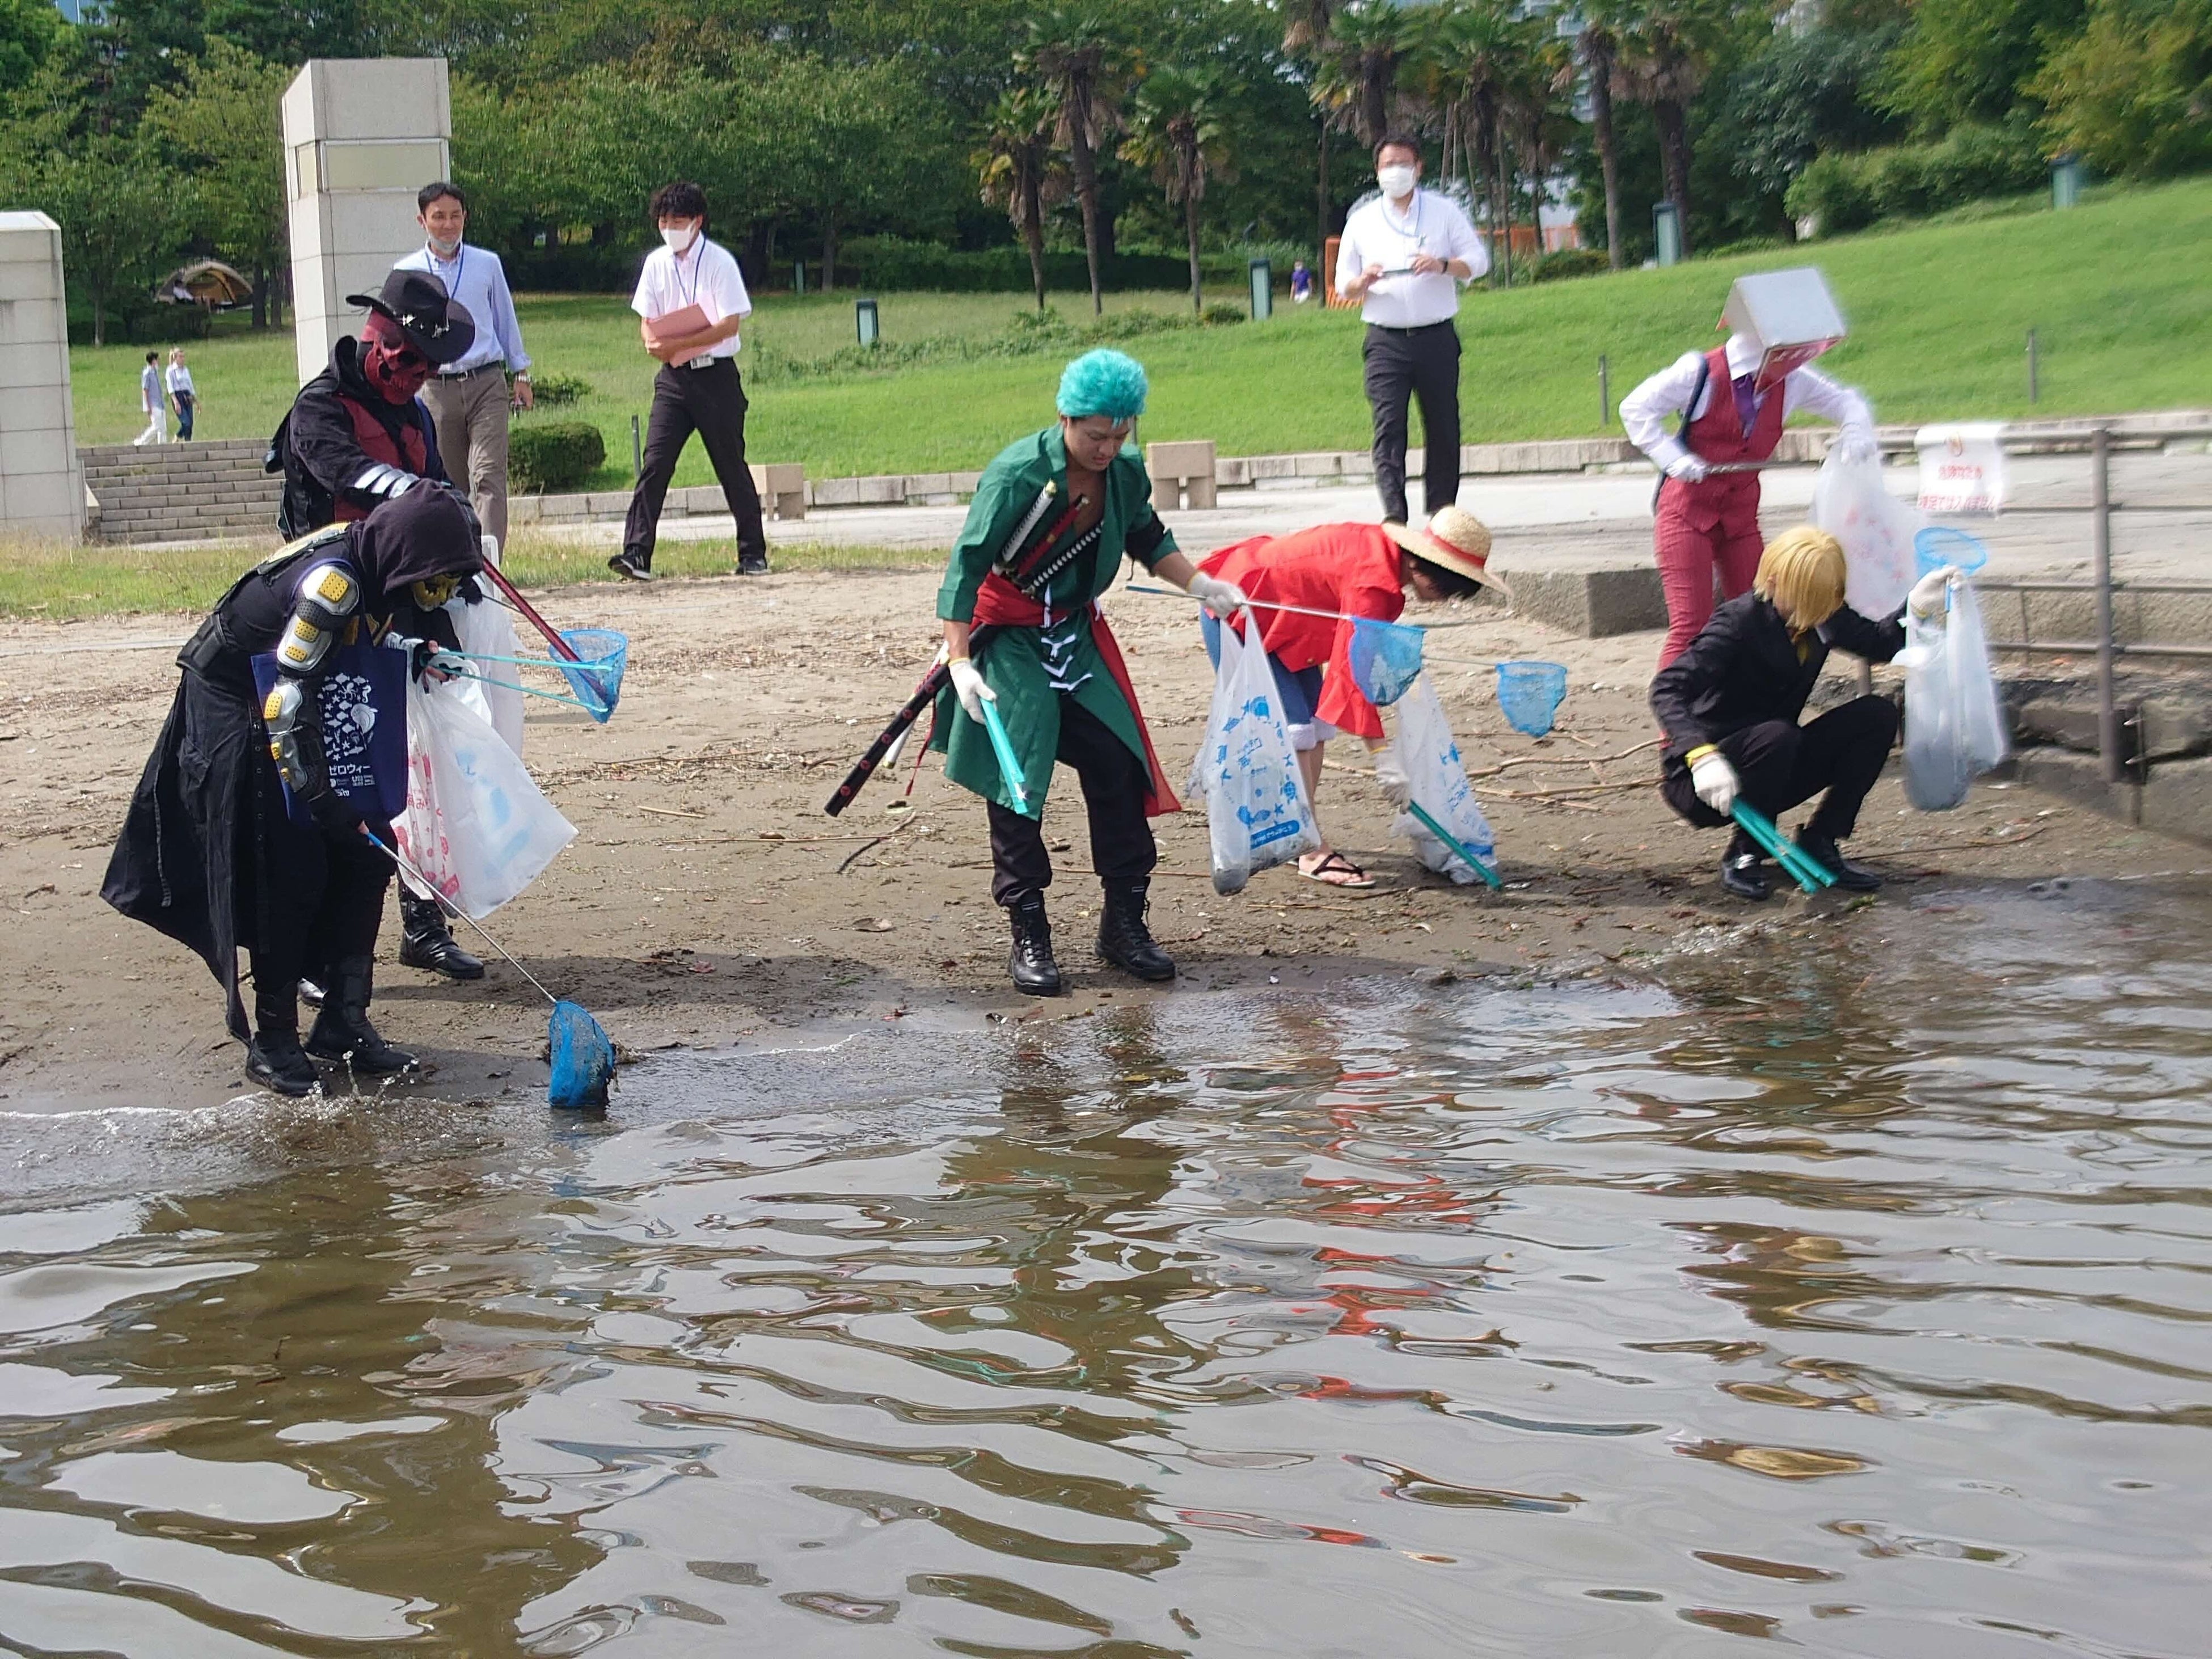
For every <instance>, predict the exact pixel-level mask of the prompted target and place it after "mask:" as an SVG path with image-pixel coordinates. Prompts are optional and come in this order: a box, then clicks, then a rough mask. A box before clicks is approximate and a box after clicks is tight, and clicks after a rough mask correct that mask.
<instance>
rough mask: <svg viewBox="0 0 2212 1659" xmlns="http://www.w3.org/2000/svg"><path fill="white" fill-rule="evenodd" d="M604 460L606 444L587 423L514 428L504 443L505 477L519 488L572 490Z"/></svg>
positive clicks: (545, 424) (534, 425)
mask: <svg viewBox="0 0 2212 1659" xmlns="http://www.w3.org/2000/svg"><path fill="white" fill-rule="evenodd" d="M606 459H607V446H606V441H605V439H603V438H601V437H600V436H599V428H597V427H595V426H593V425H592V424H591V423H590V422H588V421H547V422H544V424H542V425H538V424H526V425H522V426H518V427H516V428H514V430H513V434H512V435H509V437H508V438H507V478H508V480H509V481H510V482H511V483H513V485H514V486H515V487H516V488H517V489H535V490H548V489H574V488H575V487H576V486H577V485H578V484H580V483H583V482H584V480H585V479H586V478H588V477H591V476H592V473H593V472H595V471H598V470H599V467H600V466H601V465H604V464H605V461H606Z"/></svg>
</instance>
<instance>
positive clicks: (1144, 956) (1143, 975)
mask: <svg viewBox="0 0 2212 1659" xmlns="http://www.w3.org/2000/svg"><path fill="white" fill-rule="evenodd" d="M1151 886H1152V883H1151V882H1149V881H1146V880H1144V879H1142V878H1139V879H1138V880H1136V881H1115V882H1108V883H1107V884H1105V893H1106V905H1105V908H1104V909H1103V911H1102V912H1101V913H1100V915H1099V917H1098V954H1099V955H1100V956H1102V957H1104V958H1105V959H1106V960H1107V961H1109V962H1110V963H1113V964H1114V965H1115V967H1116V968H1119V969H1121V971H1122V972H1123V973H1125V974H1134V975H1136V976H1137V977H1138V978H1139V979H1149V980H1155V981H1158V980H1164V979H1173V978H1174V977H1175V976H1176V965H1175V961H1174V958H1172V957H1170V956H1169V955H1168V953H1167V952H1166V951H1163V950H1161V949H1160V947H1159V945H1158V943H1157V942H1156V941H1155V940H1154V939H1153V938H1152V929H1151V928H1149V927H1146V926H1145V902H1146V901H1145V894H1146V890H1148V889H1149V888H1150V887H1151Z"/></svg>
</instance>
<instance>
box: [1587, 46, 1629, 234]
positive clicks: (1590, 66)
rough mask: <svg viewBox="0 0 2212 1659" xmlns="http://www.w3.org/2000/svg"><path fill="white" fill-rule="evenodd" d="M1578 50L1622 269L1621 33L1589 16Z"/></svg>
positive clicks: (1608, 230)
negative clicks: (1617, 88)
mask: <svg viewBox="0 0 2212 1659" xmlns="http://www.w3.org/2000/svg"><path fill="white" fill-rule="evenodd" d="M1575 52H1576V55H1577V57H1578V58H1580V59H1581V61H1582V65H1583V84H1584V85H1585V86H1586V87H1587V88H1589V102H1590V133H1591V136H1592V137H1593V138H1594V140H1595V143H1596V144H1597V156H1598V168H1599V172H1600V176H1601V179H1602V181H1603V183H1604V186H1605V247H1606V258H1607V263H1608V264H1611V265H1612V267H1613V269H1614V270H1620V268H1621V262H1622V258H1623V257H1624V256H1623V253H1622V249H1621V245H1620V145H1619V143H1618V142H1617V141H1616V140H1615V138H1614V136H1613V77H1614V76H1615V75H1616V74H1617V73H1618V72H1619V70H1618V68H1617V65H1618V64H1619V63H1620V35H1619V33H1616V32H1615V31H1614V29H1613V25H1612V24H1611V23H1609V22H1607V21H1606V20H1605V18H1604V17H1603V16H1602V15H1591V16H1589V17H1588V18H1586V19H1585V20H1584V21H1583V26H1582V27H1581V28H1580V29H1579V30H1578V31H1577V33H1576V35H1575Z"/></svg>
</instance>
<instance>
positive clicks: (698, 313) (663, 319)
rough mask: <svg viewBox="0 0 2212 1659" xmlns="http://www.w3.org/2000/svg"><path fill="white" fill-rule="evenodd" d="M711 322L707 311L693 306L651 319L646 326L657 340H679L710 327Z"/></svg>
mask: <svg viewBox="0 0 2212 1659" xmlns="http://www.w3.org/2000/svg"><path fill="white" fill-rule="evenodd" d="M710 320H711V319H709V318H708V315H707V313H706V312H705V311H703V310H702V309H701V308H700V307H697V306H696V305H692V306H685V307H684V308H683V309H682V310H680V311H671V312H668V313H665V315H662V316H659V317H654V318H651V319H648V320H647V323H646V326H647V328H649V329H651V330H652V331H653V338H654V339H656V340H679V339H681V338H683V337H684V336H685V335H686V334H696V333H698V332H699V331H700V330H702V329H703V328H706V327H707V326H708V325H709V322H710Z"/></svg>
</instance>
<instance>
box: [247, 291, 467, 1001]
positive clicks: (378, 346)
mask: <svg viewBox="0 0 2212 1659" xmlns="http://www.w3.org/2000/svg"><path fill="white" fill-rule="evenodd" d="M346 303H347V304H348V305H355V306H365V307H368V313H367V314H366V315H365V316H363V317H362V321H361V337H360V338H359V339H355V338H354V337H351V336H347V337H344V338H342V339H340V340H339V341H338V343H337V345H335V346H334V347H332V348H331V362H330V367H329V368H325V370H324V371H323V372H322V373H321V374H318V375H317V376H315V378H314V379H313V380H310V381H308V382H307V385H306V386H302V387H301V388H300V395H299V397H298V398H296V399H295V401H294V403H293V404H292V410H291V412H290V413H289V415H287V416H285V417H284V421H283V424H282V425H281V426H279V427H278V428H276V439H275V441H273V442H272V443H271V444H270V465H271V470H272V471H273V470H275V468H276V467H277V466H280V465H281V466H282V467H283V472H284V504H283V510H282V511H281V512H280V513H279V514H278V516H277V520H276V527H277V529H278V531H279V532H282V533H283V536H284V537H285V538H286V539H288V540H289V539H290V538H294V537H298V536H304V535H306V534H307V532H309V531H311V530H319V529H320V528H321V527H322V526H325V525H326V524H330V523H331V522H333V521H336V522H337V523H340V524H344V523H349V522H350V521H351V520H355V519H358V518H361V517H362V516H363V515H364V514H366V513H368V512H369V511H370V510H371V509H373V508H374V507H377V506H379V505H380V504H381V503H383V502H385V501H395V500H397V499H398V497H400V496H402V495H405V494H406V493H407V492H408V491H409V490H410V489H416V487H418V486H419V485H421V484H422V483H426V482H428V483H446V482H447V478H446V468H445V464H444V463H443V462H442V461H441V460H440V459H439V456H438V435H437V428H436V427H435V425H434V424H433V422H431V419H430V411H429V410H428V407H426V406H425V405H424V404H423V403H422V399H421V398H418V397H417V396H416V393H417V392H421V391H422V386H423V383H424V381H425V380H428V377H429V374H430V371H431V370H432V369H433V368H436V367H438V366H440V365H441V364H445V363H450V362H458V361H459V359H460V358H462V357H463V356H466V355H467V353H468V350H469V348H470V347H471V345H473V344H474V343H475V342H476V335H477V331H476V323H475V320H474V319H472V318H471V317H470V315H469V313H468V308H467V307H465V306H463V305H462V304H461V303H460V302H459V301H456V300H453V299H450V298H448V297H447V293H446V285H445V283H442V282H441V281H440V280H439V279H438V278H437V277H436V276H433V275H432V274H431V273H430V272H428V271H427V270H395V271H393V272H392V274H391V275H390V276H387V277H386V278H385V282H384V288H383V290H382V292H380V293H379V294H375V295H368V294H355V295H349V296H348V297H347V300H346ZM461 597H462V599H465V600H466V601H468V602H470V603H472V604H473V603H476V602H477V601H478V600H480V599H481V598H482V595H481V594H480V593H479V592H478V591H477V587H476V585H475V584H474V583H471V584H469V585H468V586H467V587H466V588H465V590H464V592H463V593H462V595H461ZM399 915H400V920H401V921H402V923H403V924H404V930H403V932H402V933H401V936H400V941H399V960H400V961H401V962H402V963H405V964H406V965H407V966H408V967H410V968H427V969H430V970H431V971H432V972H433V973H439V974H443V975H446V977H447V978H448V979H482V978H483V971H484V968H483V963H482V962H480V961H479V960H477V957H474V956H471V954H470V953H469V952H468V951H464V950H463V949H462V948H461V947H460V945H459V944H457V943H456V942H455V941H454V939H453V933H452V931H451V930H450V929H449V928H448V927H447V924H446V916H445V913H444V912H443V911H442V910H441V909H439V908H438V903H437V901H436V900H435V899H429V898H423V897H422V896H418V895H417V894H416V893H414V892H411V891H410V890H408V889H407V888H406V887H405V886H404V885H403V886H402V887H401V888H400V890H399ZM320 966H321V964H320V963H309V964H308V970H309V975H310V980H309V982H308V983H307V984H305V985H303V986H302V987H301V989H302V991H303V993H304V994H306V995H307V997H308V1000H310V1001H313V1000H318V990H319V984H320V981H319V980H317V979H314V978H313V975H314V974H315V973H316V972H317V970H318V969H319V968H320Z"/></svg>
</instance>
